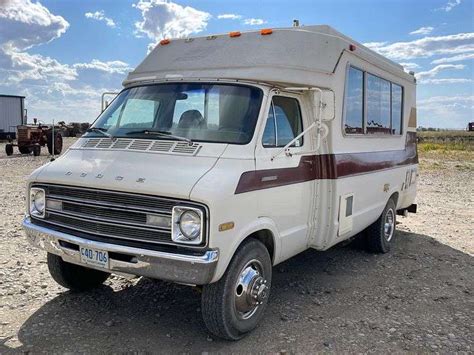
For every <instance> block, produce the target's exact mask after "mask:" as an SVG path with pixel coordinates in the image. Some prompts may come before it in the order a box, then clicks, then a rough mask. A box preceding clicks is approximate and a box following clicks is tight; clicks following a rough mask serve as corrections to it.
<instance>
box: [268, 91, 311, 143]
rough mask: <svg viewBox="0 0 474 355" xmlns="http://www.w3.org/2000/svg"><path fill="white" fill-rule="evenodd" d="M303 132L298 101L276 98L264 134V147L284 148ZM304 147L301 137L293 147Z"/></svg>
mask: <svg viewBox="0 0 474 355" xmlns="http://www.w3.org/2000/svg"><path fill="white" fill-rule="evenodd" d="M302 131H303V121H302V117H301V110H300V106H299V103H298V100H296V99H294V98H291V97H283V96H274V97H273V99H272V103H271V106H270V111H269V113H268V117H267V123H266V126H265V130H264V132H263V138H262V142H263V146H264V147H267V148H271V147H284V146H285V145H287V144H288V143H289V142H290V141H291V140H293V139H294V138H295V137H296V136H298V135H299V134H300V133H301V132H302ZM302 145H303V137H300V138H299V139H298V140H297V141H296V142H295V143H294V144H293V146H295V147H300V146H302Z"/></svg>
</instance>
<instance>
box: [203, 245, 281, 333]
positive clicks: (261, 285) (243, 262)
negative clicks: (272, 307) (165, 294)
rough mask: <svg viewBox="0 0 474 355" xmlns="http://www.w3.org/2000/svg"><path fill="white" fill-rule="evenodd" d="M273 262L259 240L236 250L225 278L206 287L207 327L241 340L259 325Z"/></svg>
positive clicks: (267, 294)
mask: <svg viewBox="0 0 474 355" xmlns="http://www.w3.org/2000/svg"><path fill="white" fill-rule="evenodd" d="M271 282H272V262H271V259H270V254H269V253H268V250H267V248H266V247H265V246H264V245H263V244H262V243H261V242H259V241H258V240H256V239H253V238H251V239H249V240H247V241H245V242H244V243H243V244H242V245H241V246H240V247H239V248H238V249H237V251H236V253H235V255H234V257H233V258H232V261H231V262H230V264H229V266H228V268H227V270H226V272H225V274H224V275H223V276H222V278H221V279H220V280H219V281H217V282H215V283H213V284H210V285H206V286H204V288H203V292H202V300H201V309H202V316H203V318H204V323H205V324H206V327H207V329H208V330H209V331H210V332H211V333H212V334H214V335H216V336H218V337H220V338H223V339H228V340H238V339H240V338H242V337H243V336H245V335H246V334H247V333H248V332H250V331H251V330H253V329H254V328H256V327H257V325H258V323H259V322H260V320H261V319H262V317H263V314H264V311H265V309H266V307H267V304H268V296H269V294H270V288H271Z"/></svg>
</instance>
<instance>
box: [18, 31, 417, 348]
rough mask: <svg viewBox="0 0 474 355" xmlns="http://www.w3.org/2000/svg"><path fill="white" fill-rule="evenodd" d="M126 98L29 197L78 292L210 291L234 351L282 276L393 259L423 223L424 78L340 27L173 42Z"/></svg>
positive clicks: (215, 321)
mask: <svg viewBox="0 0 474 355" xmlns="http://www.w3.org/2000/svg"><path fill="white" fill-rule="evenodd" d="M124 86H125V87H124V89H123V91H122V92H121V93H120V94H119V95H118V96H117V97H116V98H115V99H114V101H112V103H111V104H110V105H109V106H108V107H107V109H105V110H104V112H103V113H102V114H101V115H100V116H99V117H98V119H97V120H96V121H95V122H94V124H93V126H92V127H91V129H90V130H89V132H88V133H87V134H86V135H84V136H83V137H82V138H81V139H79V140H78V141H77V143H76V144H74V145H73V146H72V147H71V148H70V149H69V150H68V151H67V152H66V154H64V155H63V156H62V157H60V158H59V159H57V160H56V161H54V162H51V163H48V164H47V165H46V166H44V167H43V168H40V169H38V170H36V171H35V172H34V173H33V174H32V175H31V176H30V179H29V185H28V189H29V192H28V196H29V198H28V211H29V213H28V216H27V217H26V218H25V220H24V223H23V225H24V227H25V229H26V232H27V235H28V238H29V240H30V241H31V242H32V243H33V244H34V245H36V246H38V247H40V248H43V249H45V250H47V251H48V265H49V268H50V271H51V275H52V276H53V278H54V279H55V280H56V281H57V282H58V283H60V284H61V285H63V286H65V287H68V288H71V289H89V288H92V287H96V286H98V285H100V284H101V283H102V282H103V281H104V280H105V279H106V278H107V277H108V275H109V274H110V273H113V272H122V273H129V274H135V275H141V276H147V277H152V278H157V279H164V280H169V281H173V282H178V283H182V284H187V285H197V286H199V287H201V288H202V307H201V309H202V314H203V317H204V320H205V323H206V325H207V327H208V329H209V330H210V331H211V332H212V333H213V334H216V335H218V336H220V337H223V338H226V339H234V340H235V339H239V338H241V337H242V336H244V335H245V334H247V333H248V332H249V331H251V330H252V329H253V328H255V326H256V325H257V324H258V322H259V321H260V320H261V319H262V317H263V313H264V310H265V307H266V305H267V303H268V295H269V293H270V290H271V283H272V267H273V266H274V265H276V264H278V263H280V262H282V261H284V260H286V259H288V258H290V257H292V256H294V255H296V254H298V253H300V252H302V251H303V250H306V249H308V248H314V249H317V250H326V249H328V248H330V247H331V246H333V245H335V244H337V243H340V242H342V241H344V240H348V239H350V238H354V237H360V238H362V239H363V240H364V241H365V243H366V245H367V248H368V249H369V250H370V251H372V252H378V253H386V252H388V251H389V250H390V247H391V245H392V244H393V243H394V241H395V240H396V233H395V229H396V215H397V214H406V213H407V211H412V212H415V211H416V205H415V204H414V200H415V196H416V180H417V179H416V177H417V174H418V156H417V150H416V100H415V97H416V95H415V93H416V82H415V78H414V76H413V75H410V74H407V73H405V72H404V70H403V68H402V67H401V66H400V65H398V64H396V63H393V62H391V61H390V60H388V59H386V58H384V57H382V56H380V55H378V54H377V53H375V52H373V51H371V50H369V49H368V48H366V47H364V46H363V45H361V44H360V43H357V42H356V41H353V40H352V39H350V38H348V37H346V36H344V35H342V34H341V33H339V32H337V31H335V30H333V29H332V28H330V27H328V26H308V27H296V28H282V29H265V30H261V31H251V32H243V33H240V32H231V33H229V34H222V35H216V36H207V37H200V38H188V39H177V40H173V39H171V40H168V39H166V40H163V41H161V42H160V44H159V45H158V46H157V47H156V48H155V49H154V50H153V51H152V52H151V53H150V54H149V55H148V56H147V57H146V58H145V59H144V61H143V62H142V63H141V64H140V65H139V66H138V67H137V68H136V69H135V70H134V71H133V72H131V73H130V74H129V76H128V77H127V79H126V80H125V81H124ZM308 272H310V270H309V271H308Z"/></svg>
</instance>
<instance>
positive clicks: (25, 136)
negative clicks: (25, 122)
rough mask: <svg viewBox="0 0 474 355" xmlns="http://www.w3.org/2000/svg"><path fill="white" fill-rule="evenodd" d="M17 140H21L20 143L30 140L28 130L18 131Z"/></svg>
mask: <svg viewBox="0 0 474 355" xmlns="http://www.w3.org/2000/svg"><path fill="white" fill-rule="evenodd" d="M17 140H19V141H26V140H28V130H27V129H18V137H17Z"/></svg>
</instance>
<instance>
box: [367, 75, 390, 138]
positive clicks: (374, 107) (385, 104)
mask: <svg viewBox="0 0 474 355" xmlns="http://www.w3.org/2000/svg"><path fill="white" fill-rule="evenodd" d="M367 133H369V134H374V133H376V134H380V133H383V134H390V133H391V132H390V82H389V81H387V80H384V79H381V78H379V77H377V76H374V75H371V74H367Z"/></svg>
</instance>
